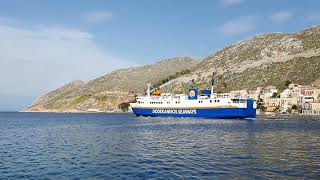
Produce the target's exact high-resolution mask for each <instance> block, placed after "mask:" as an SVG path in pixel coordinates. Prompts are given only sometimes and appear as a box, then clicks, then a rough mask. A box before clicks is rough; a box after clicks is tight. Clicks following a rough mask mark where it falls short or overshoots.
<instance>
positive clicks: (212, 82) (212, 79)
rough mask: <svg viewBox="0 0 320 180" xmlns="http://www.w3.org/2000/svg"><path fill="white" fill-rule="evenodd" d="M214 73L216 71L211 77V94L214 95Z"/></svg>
mask: <svg viewBox="0 0 320 180" xmlns="http://www.w3.org/2000/svg"><path fill="white" fill-rule="evenodd" d="M214 75H215V73H214V72H213V73H212V77H211V95H213V85H214Z"/></svg>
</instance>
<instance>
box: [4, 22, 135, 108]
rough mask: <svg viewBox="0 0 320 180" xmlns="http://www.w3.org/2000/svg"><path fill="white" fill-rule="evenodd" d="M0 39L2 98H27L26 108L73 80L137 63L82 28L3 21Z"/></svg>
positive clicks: (24, 104) (84, 78)
mask: <svg viewBox="0 0 320 180" xmlns="http://www.w3.org/2000/svg"><path fill="white" fill-rule="evenodd" d="M0 39H1V40H2V42H4V43H0V64H1V66H0V76H1V77H3V78H1V84H0V99H1V98H3V97H1V94H8V95H7V96H10V97H11V98H18V99H19V97H24V100H23V101H24V102H20V103H18V104H21V105H22V106H24V107H25V106H27V105H30V104H31V102H32V101H33V100H34V98H35V97H37V96H39V95H42V94H44V93H45V92H48V91H49V90H52V89H54V88H57V87H58V86H61V85H63V84H65V83H67V82H70V81H72V80H76V79H81V80H88V79H92V78H95V77H98V76H100V75H103V74H105V73H107V72H110V71H112V70H114V69H118V68H123V67H128V66H132V65H135V64H134V63H130V62H128V61H125V60H123V59H121V58H118V57H116V56H114V55H113V54H111V53H109V52H108V51H107V50H102V49H100V48H99V47H98V46H97V44H96V43H95V41H94V36H93V35H92V34H91V33H89V32H84V31H81V30H79V29H71V28H65V27H48V26H46V27H42V26H30V25H23V26H17V25H9V24H7V23H6V24H2V23H0ZM26 97H28V98H26ZM21 99H22V98H21ZM26 99H29V100H28V101H27V102H26ZM0 106H1V104H0ZM21 108H22V107H21Z"/></svg>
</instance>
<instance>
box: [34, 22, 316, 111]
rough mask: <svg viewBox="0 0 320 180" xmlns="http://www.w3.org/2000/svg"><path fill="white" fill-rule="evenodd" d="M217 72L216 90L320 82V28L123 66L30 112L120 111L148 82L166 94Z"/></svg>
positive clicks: (201, 83)
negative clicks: (206, 53)
mask: <svg viewBox="0 0 320 180" xmlns="http://www.w3.org/2000/svg"><path fill="white" fill-rule="evenodd" d="M213 72H215V73H216V74H215V79H216V82H217V83H216V86H215V89H216V90H217V91H225V92H226V91H230V90H240V89H254V88H256V87H264V86H268V85H275V86H277V87H278V88H280V89H282V88H284V84H285V81H286V80H290V81H291V82H293V83H299V84H305V85H309V84H313V85H320V26H314V27H311V28H308V29H306V30H303V31H301V32H297V33H268V34H259V35H256V36H253V37H251V38H249V39H247V40H244V41H241V42H237V43H235V44H232V45H230V46H227V47H225V48H224V49H222V50H220V51H218V52H216V53H215V54H213V55H210V56H208V57H207V58H205V59H203V60H202V61H201V62H198V61H196V60H194V59H192V58H189V57H180V58H174V59H168V60H164V61H160V62H158V63H156V64H152V65H146V66H141V67H134V68H128V69H120V70H116V71H114V72H111V73H109V74H107V75H105V76H102V77H99V78H97V79H94V80H92V81H89V82H83V81H75V82H72V83H70V84H68V85H65V86H63V87H61V88H59V89H57V90H55V91H52V92H50V93H48V94H47V95H46V96H44V97H42V98H40V99H39V100H37V101H35V103H34V104H33V105H32V106H31V107H30V108H28V110H29V111H88V110H90V109H91V110H95V109H98V110H101V111H116V110H119V108H118V106H119V105H121V103H123V102H129V101H132V100H134V96H135V95H136V94H140V93H143V92H144V91H145V89H146V85H147V83H152V84H154V85H157V86H160V87H161V89H162V91H163V92H172V93H185V92H186V90H187V88H189V87H190V86H196V87H199V88H208V87H210V83H211V75H212V73H213Z"/></svg>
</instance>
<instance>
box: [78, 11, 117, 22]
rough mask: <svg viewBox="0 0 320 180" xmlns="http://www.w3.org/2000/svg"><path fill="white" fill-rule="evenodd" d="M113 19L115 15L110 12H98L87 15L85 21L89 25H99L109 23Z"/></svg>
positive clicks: (84, 17)
mask: <svg viewBox="0 0 320 180" xmlns="http://www.w3.org/2000/svg"><path fill="white" fill-rule="evenodd" d="M112 17H113V14H112V13H111V12H109V11H96V12H90V13H87V14H85V15H84V16H83V19H84V21H85V22H88V23H99V22H106V21H109V20H111V19H112Z"/></svg>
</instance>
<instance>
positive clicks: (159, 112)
mask: <svg viewBox="0 0 320 180" xmlns="http://www.w3.org/2000/svg"><path fill="white" fill-rule="evenodd" d="M132 110H133V112H134V114H135V115H136V116H151V117H199V118H219V119H220V118H223V119H239V118H241V119H243V118H255V117H256V109H255V108H253V101H251V100H250V101H248V102H247V108H204V109H202V108H188V109H167V108H156V109H153V108H132Z"/></svg>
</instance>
